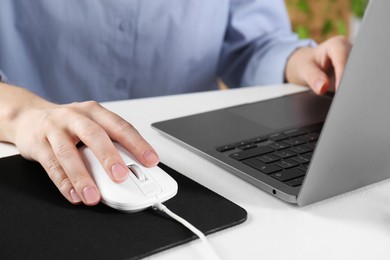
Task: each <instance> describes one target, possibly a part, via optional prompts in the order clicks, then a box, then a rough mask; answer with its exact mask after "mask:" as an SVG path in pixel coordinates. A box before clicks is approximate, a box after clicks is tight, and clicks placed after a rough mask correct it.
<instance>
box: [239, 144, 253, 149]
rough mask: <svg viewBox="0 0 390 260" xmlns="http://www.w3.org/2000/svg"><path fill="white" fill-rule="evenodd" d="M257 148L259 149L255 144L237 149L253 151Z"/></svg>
mask: <svg viewBox="0 0 390 260" xmlns="http://www.w3.org/2000/svg"><path fill="white" fill-rule="evenodd" d="M255 147H257V145H255V144H247V145H242V146H239V147H237V148H238V149H240V150H248V149H252V148H255Z"/></svg>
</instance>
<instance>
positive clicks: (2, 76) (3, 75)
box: [0, 70, 6, 82]
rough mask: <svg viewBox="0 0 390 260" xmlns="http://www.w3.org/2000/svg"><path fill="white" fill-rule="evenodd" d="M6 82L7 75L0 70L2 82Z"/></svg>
mask: <svg viewBox="0 0 390 260" xmlns="http://www.w3.org/2000/svg"><path fill="white" fill-rule="evenodd" d="M5 81H6V77H5V74H4V73H3V72H2V71H1V70H0V82H5Z"/></svg>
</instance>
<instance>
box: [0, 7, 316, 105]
mask: <svg viewBox="0 0 390 260" xmlns="http://www.w3.org/2000/svg"><path fill="white" fill-rule="evenodd" d="M310 44H312V43H311V42H310V41H299V40H298V39H297V37H296V35H295V34H293V33H292V32H291V27H290V23H289V18H288V15H287V12H286V9H285V5H284V1H283V0H55V1H53V0H34V1H30V0H1V1H0V73H1V74H2V78H3V80H4V79H6V80H7V81H8V82H9V83H11V84H15V85H20V86H23V87H25V88H28V89H30V90H31V91H33V92H35V93H36V94H38V95H40V96H42V97H44V98H46V99H49V100H51V101H54V102H58V103H67V102H74V101H83V100H91V99H93V100H97V101H109V100H119V99H129V98H140V97H148V96H157V95H168V94H178V93H185V92H195V91H205V90H212V89H217V88H218V82H217V79H218V78H221V79H222V80H223V81H224V82H225V83H226V84H227V85H228V86H229V87H232V88H234V87H242V86H250V85H261V84H272V83H281V82H283V80H284V68H285V64H286V60H287V58H288V57H289V55H290V54H291V53H292V52H293V51H294V50H295V49H296V48H298V47H300V46H307V45H310ZM0 91H1V90H0Z"/></svg>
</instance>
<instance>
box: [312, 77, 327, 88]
mask: <svg viewBox="0 0 390 260" xmlns="http://www.w3.org/2000/svg"><path fill="white" fill-rule="evenodd" d="M324 84H325V81H324V80H323V79H317V80H316V82H315V83H314V87H315V88H316V90H317V91H321V89H322V87H323V86H324Z"/></svg>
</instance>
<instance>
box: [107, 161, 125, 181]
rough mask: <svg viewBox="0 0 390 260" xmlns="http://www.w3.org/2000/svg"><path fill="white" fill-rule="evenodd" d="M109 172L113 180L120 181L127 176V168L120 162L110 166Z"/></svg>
mask: <svg viewBox="0 0 390 260" xmlns="http://www.w3.org/2000/svg"><path fill="white" fill-rule="evenodd" d="M111 173H112V177H113V178H114V180H115V181H118V182H122V181H124V180H126V179H127V177H128V176H129V169H127V168H125V167H123V166H122V164H120V163H116V164H114V165H113V166H112V168H111Z"/></svg>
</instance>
